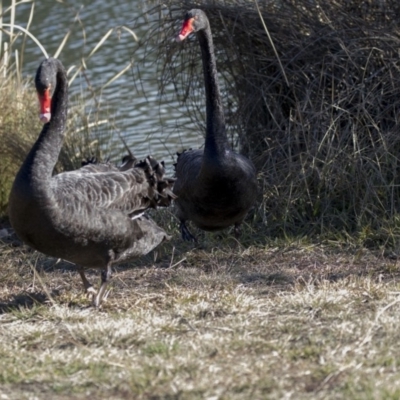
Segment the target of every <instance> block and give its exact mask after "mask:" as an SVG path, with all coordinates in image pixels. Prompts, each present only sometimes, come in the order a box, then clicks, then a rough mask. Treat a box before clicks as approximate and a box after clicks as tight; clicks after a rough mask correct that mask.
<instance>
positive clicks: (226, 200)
mask: <svg viewBox="0 0 400 400" xmlns="http://www.w3.org/2000/svg"><path fill="white" fill-rule="evenodd" d="M192 32H195V33H196V35H197V38H198V41H199V44H200V48H201V57H202V61H203V72H204V84H205V94H206V115H207V122H206V138H205V146H204V151H202V150H189V151H184V152H183V153H181V154H178V160H177V163H176V166H175V171H176V182H175V185H174V193H175V194H176V195H177V196H178V198H177V199H176V200H175V204H176V209H177V217H178V218H179V220H180V229H181V234H182V238H183V239H184V240H188V241H195V240H196V239H195V237H194V236H193V235H192V234H191V233H190V231H189V230H188V228H187V226H186V221H188V220H190V221H192V222H193V223H194V224H195V225H196V226H197V227H199V228H200V229H203V230H206V231H217V230H221V229H224V228H227V227H229V226H231V225H234V226H235V233H236V235H238V228H239V225H240V224H241V223H242V221H243V219H244V218H245V216H246V214H247V212H248V211H249V209H250V208H251V207H252V206H253V204H254V202H255V199H256V195H257V177H256V170H255V168H254V165H253V163H252V162H251V161H250V160H249V159H247V158H246V157H244V156H243V155H241V154H238V153H235V152H234V151H232V150H231V148H230V146H229V143H228V138H227V135H226V129H225V117H224V111H223V106H222V99H221V95H220V91H219V85H218V77H217V67H216V62H215V56H214V46H213V40H212V34H211V29H210V24H209V21H208V18H207V16H206V14H205V13H204V12H203V11H202V10H198V9H194V10H191V11H189V12H188V13H187V14H186V16H185V20H184V23H183V26H182V29H181V31H180V34H179V36H178V37H177V41H182V40H184V39H185V38H186V37H187V36H189V34H190V33H192Z"/></svg>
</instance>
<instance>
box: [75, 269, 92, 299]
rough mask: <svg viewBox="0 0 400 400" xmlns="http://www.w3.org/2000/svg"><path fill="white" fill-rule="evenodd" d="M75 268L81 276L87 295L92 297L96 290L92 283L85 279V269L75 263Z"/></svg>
mask: <svg viewBox="0 0 400 400" xmlns="http://www.w3.org/2000/svg"><path fill="white" fill-rule="evenodd" d="M76 268H77V269H78V272H79V275H80V276H81V279H82V282H83V286H84V288H85V291H86V294H87V296H88V297H94V295H95V294H96V290H95V289H94V287H93V285H92V284H91V283H90V282H89V281H88V280H87V278H86V275H85V269H84V268H83V267H82V266H81V265H77V266H76Z"/></svg>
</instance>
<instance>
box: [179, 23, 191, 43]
mask: <svg viewBox="0 0 400 400" xmlns="http://www.w3.org/2000/svg"><path fill="white" fill-rule="evenodd" d="M193 21H194V18H189V19H187V20H186V21H185V22H184V23H183V26H182V29H181V32H180V33H179V35H178V36H177V38H176V41H177V42H182V40H185V39H186V38H187V37H188V36H189V35H190V34H191V33H192V32H193V31H194V29H193Z"/></svg>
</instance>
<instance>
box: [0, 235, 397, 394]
mask: <svg viewBox="0 0 400 400" xmlns="http://www.w3.org/2000/svg"><path fill="white" fill-rule="evenodd" d="M174 246H175V249H174V251H172V247H174ZM179 249H181V250H179ZM171 254H173V258H172V257H171ZM0 262H1V263H2V265H3V266H4V267H3V268H2V269H1V271H0V281H1V283H2V285H1V291H0V310H1V315H0V322H1V323H0V331H1V336H2V341H1V343H0V354H1V358H0V365H1V368H0V371H1V372H0V382H1V390H0V391H1V393H2V394H3V395H5V396H8V397H5V398H10V399H28V398H32V396H36V397H37V398H39V399H41V398H49V397H51V398H54V399H66V398H74V399H81V398H82V399H83V398H88V397H90V398H99V399H100V398H101V399H103V398H104V399H105V398H113V399H125V398H126V399H128V398H137V399H204V398H215V399H266V398H268V399H282V398H286V399H310V398H313V399H343V398H346V399H360V398H362V399H368V398H370V399H395V398H398V396H399V395H400V385H399V382H400V375H399V370H398V360H399V359H400V347H399V345H398V342H399V332H400V322H399V318H398V314H399V312H400V301H399V298H398V293H399V283H398V278H399V273H400V269H399V263H398V261H394V260H390V259H388V258H386V259H385V258H382V257H378V256H376V255H374V254H372V253H370V252H369V251H367V250H363V249H354V248H347V249H346V248H340V247H337V246H334V245H332V244H325V245H323V244H320V245H310V244H307V243H304V242H303V243H300V242H292V243H288V242H285V243H284V244H283V243H278V242H274V243H268V245H267V246H266V247H265V248H261V247H255V246H250V247H247V248H238V247H236V245H235V244H234V243H233V242H229V240H228V239H225V240H223V241H222V242H221V241H220V240H219V241H218V242H216V241H215V240H209V241H207V243H206V247H205V248H204V249H202V250H200V249H198V250H190V248H186V249H182V245H181V243H179V242H178V241H176V242H173V243H170V244H168V245H167V247H164V248H163V249H160V250H159V253H158V255H157V257H155V256H154V255H151V256H149V257H147V258H145V259H142V260H140V261H138V262H136V263H135V265H134V266H132V265H131V266H130V268H124V267H121V268H119V269H118V271H117V273H116V274H115V276H114V279H113V283H112V292H111V293H110V295H109V297H108V300H107V302H106V303H105V305H104V307H103V309H102V310H101V311H97V310H93V309H92V308H91V307H89V302H88V301H87V300H86V299H85V298H84V296H83V290H82V287H81V286H82V285H81V282H80V278H79V276H78V274H77V273H76V272H74V271H72V270H71V266H70V265H68V264H66V263H63V262H58V263H57V262H56V260H52V259H49V258H47V257H44V256H41V255H40V254H37V253H32V252H31V251H29V250H27V249H25V248H11V247H9V245H1V249H0ZM34 270H35V271H36V272H35V273H34V272H33V271H34ZM90 278H91V279H92V280H98V279H99V276H98V274H93V275H91V276H90ZM46 293H48V295H46ZM53 302H54V304H53Z"/></svg>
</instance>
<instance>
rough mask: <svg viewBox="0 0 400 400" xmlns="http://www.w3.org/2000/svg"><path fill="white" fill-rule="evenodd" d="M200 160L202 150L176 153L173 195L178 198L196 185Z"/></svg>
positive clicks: (201, 158)
mask: <svg viewBox="0 0 400 400" xmlns="http://www.w3.org/2000/svg"><path fill="white" fill-rule="evenodd" d="M202 160H203V151H202V150H186V151H184V152H182V153H178V160H177V162H176V164H175V176H176V182H175V184H174V193H175V194H176V195H177V196H178V197H180V196H182V195H184V193H185V192H187V191H191V188H194V186H195V185H196V178H197V176H198V174H199V172H200V168H201V163H202Z"/></svg>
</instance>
